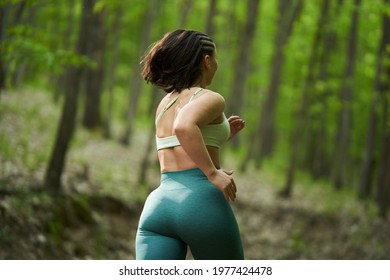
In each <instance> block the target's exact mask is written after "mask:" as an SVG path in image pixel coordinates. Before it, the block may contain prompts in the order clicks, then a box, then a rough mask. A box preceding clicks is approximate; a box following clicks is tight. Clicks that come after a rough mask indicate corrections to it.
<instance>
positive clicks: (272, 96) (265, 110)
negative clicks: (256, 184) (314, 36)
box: [251, 0, 303, 166]
mask: <svg viewBox="0 0 390 280" xmlns="http://www.w3.org/2000/svg"><path fill="white" fill-rule="evenodd" d="M302 8H303V2H302V1H300V0H298V1H283V0H280V1H279V6H278V12H279V13H278V22H277V26H278V29H277V34H276V36H275V40H274V47H275V49H274V53H273V57H272V65H271V78H270V83H269V85H268V89H267V92H266V97H265V102H264V103H263V105H262V110H261V117H260V123H259V125H258V129H257V132H256V134H255V137H256V138H258V137H259V139H260V140H259V141H257V139H256V141H252V145H258V147H256V149H255V148H253V149H252V150H253V151H254V152H253V154H252V155H251V156H252V158H255V159H256V165H257V166H259V165H260V163H261V160H262V159H263V158H265V157H268V156H270V155H271V154H272V152H273V149H274V145H275V141H276V136H275V125H274V122H275V111H276V105H277V100H278V96H279V87H280V80H281V75H282V72H283V66H284V60H285V54H284V46H285V45H286V44H287V42H288V40H289V37H290V35H291V33H292V30H293V26H294V22H295V21H296V19H297V18H298V17H299V15H300V13H301V11H302ZM259 142H260V143H259Z"/></svg>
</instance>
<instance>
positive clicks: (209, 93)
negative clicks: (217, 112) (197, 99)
mask: <svg viewBox="0 0 390 280" xmlns="http://www.w3.org/2000/svg"><path fill="white" fill-rule="evenodd" d="M202 96H203V99H207V100H208V101H214V102H218V103H225V98H224V97H223V96H222V95H221V94H220V93H218V92H216V91H213V90H210V89H204V90H203V94H202V95H201V97H202Z"/></svg>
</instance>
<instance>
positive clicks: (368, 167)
mask: <svg viewBox="0 0 390 280" xmlns="http://www.w3.org/2000/svg"><path fill="white" fill-rule="evenodd" d="M383 17H384V19H383V25H382V38H381V40H380V42H379V47H378V56H377V63H376V73H375V80H374V86H373V87H374V90H373V96H372V101H371V106H370V115H369V120H368V125H367V133H366V145H365V149H364V154H363V160H362V167H361V173H360V174H361V176H360V182H359V197H361V198H366V197H368V196H370V195H371V192H372V179H373V171H374V167H373V165H374V147H375V140H376V136H377V135H376V131H377V122H378V111H377V108H378V105H379V96H378V93H379V92H380V90H381V76H382V68H383V57H384V53H385V51H386V44H390V42H389V39H390V38H386V36H387V37H390V36H389V35H388V34H386V31H387V32H388V29H389V26H386V20H385V18H386V15H384V16H383ZM386 40H388V42H386Z"/></svg>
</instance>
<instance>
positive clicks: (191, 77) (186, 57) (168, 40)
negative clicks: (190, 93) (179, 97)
mask: <svg viewBox="0 0 390 280" xmlns="http://www.w3.org/2000/svg"><path fill="white" fill-rule="evenodd" d="M214 50H215V44H214V42H213V40H212V39H211V38H210V37H209V36H207V35H206V34H204V33H201V32H198V31H193V30H181V29H179V30H175V31H172V32H170V33H168V34H166V35H165V36H164V37H163V38H162V39H161V40H160V41H158V42H156V43H155V44H154V45H152V46H151V47H150V49H149V51H148V52H147V54H146V55H145V56H144V58H143V59H142V62H141V63H142V64H143V69H142V72H141V75H142V77H143V78H144V79H145V80H146V81H147V82H148V83H151V84H154V85H156V86H158V87H160V88H162V89H163V90H164V91H165V92H171V91H174V90H175V91H178V92H181V91H182V90H183V89H186V88H190V87H191V86H193V85H195V83H196V82H197V81H198V80H199V78H200V76H201V71H202V68H201V62H202V59H203V57H204V55H206V54H208V55H210V56H211V55H212V54H213V51H214Z"/></svg>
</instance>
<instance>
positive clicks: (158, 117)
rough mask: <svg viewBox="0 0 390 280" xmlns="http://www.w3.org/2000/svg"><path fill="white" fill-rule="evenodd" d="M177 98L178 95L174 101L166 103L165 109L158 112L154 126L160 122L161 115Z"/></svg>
mask: <svg viewBox="0 0 390 280" xmlns="http://www.w3.org/2000/svg"><path fill="white" fill-rule="evenodd" d="M179 96H180V95H177V96H176V97H175V98H174V99H172V100H171V102H169V103H168V105H167V106H165V108H164V109H163V110H161V111H160V113H159V114H158V116H157V118H156V125H157V124H158V123H159V122H160V119H161V117H162V115H163V114H164V113H165V112H166V111H167V110H168V109H169V108H170V107H171V106H172V105H173V104H174V103H175V102H176V100H177V99H178V98H179Z"/></svg>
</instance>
